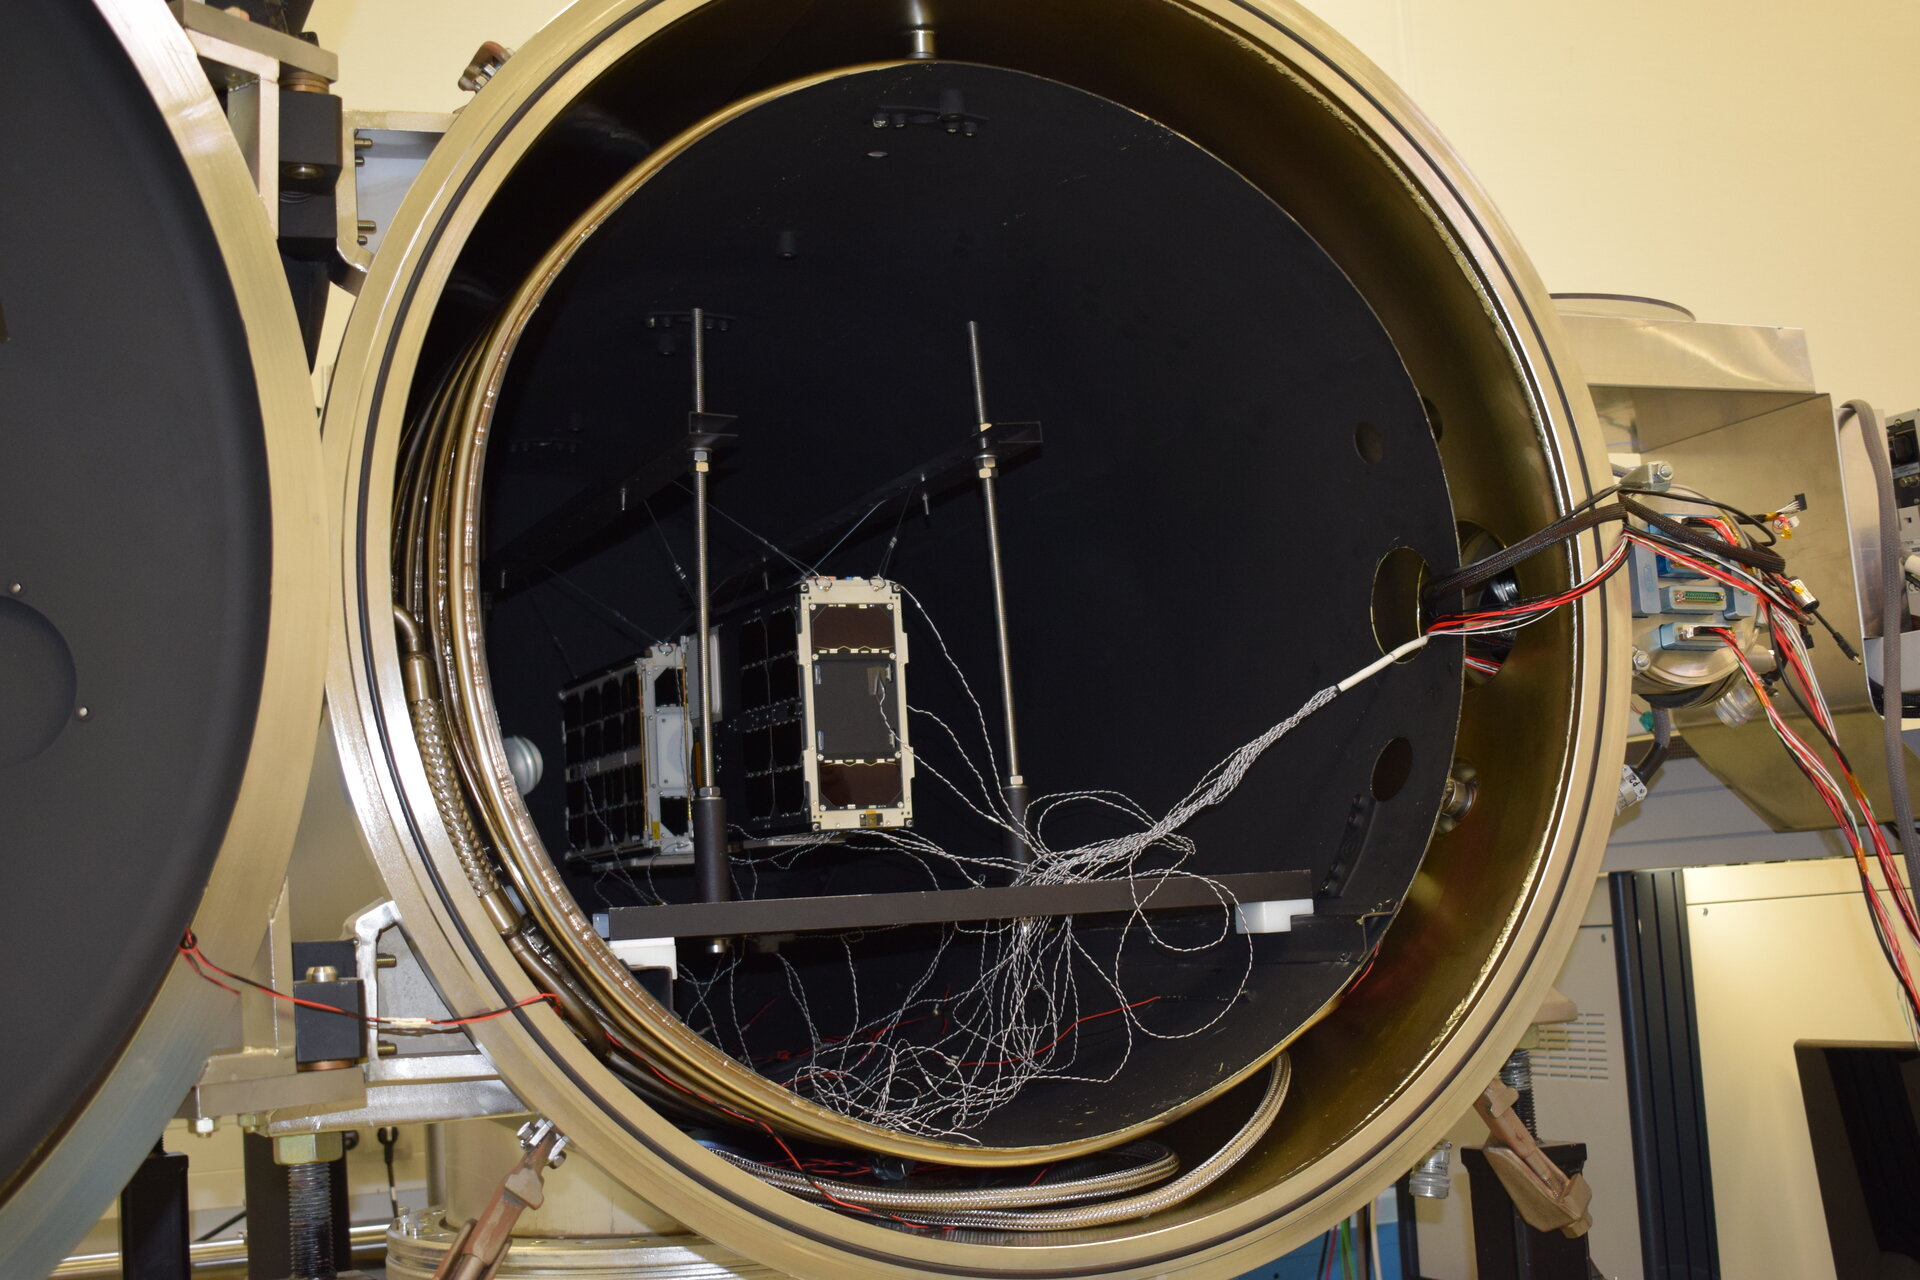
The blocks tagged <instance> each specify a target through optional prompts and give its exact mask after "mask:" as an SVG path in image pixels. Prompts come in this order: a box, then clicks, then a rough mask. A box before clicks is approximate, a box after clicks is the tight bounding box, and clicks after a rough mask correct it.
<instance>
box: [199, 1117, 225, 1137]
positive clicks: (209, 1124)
mask: <svg viewBox="0 0 1920 1280" xmlns="http://www.w3.org/2000/svg"><path fill="white" fill-rule="evenodd" d="M219 1127H220V1121H219V1119H218V1117H215V1116H195V1117H194V1118H193V1125H192V1128H193V1135H194V1137H196V1138H211V1137H212V1136H213V1131H214V1130H215V1129H218V1128H219Z"/></svg>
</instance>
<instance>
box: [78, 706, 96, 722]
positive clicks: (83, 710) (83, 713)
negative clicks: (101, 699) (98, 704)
mask: <svg viewBox="0 0 1920 1280" xmlns="http://www.w3.org/2000/svg"><path fill="white" fill-rule="evenodd" d="M73 714H74V715H75V716H77V717H78V718H80V719H82V720H85V719H86V718H87V717H88V716H91V715H92V714H93V709H92V708H91V707H75V708H74V710H73Z"/></svg>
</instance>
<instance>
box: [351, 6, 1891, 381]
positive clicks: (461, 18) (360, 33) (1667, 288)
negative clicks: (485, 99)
mask: <svg viewBox="0 0 1920 1280" xmlns="http://www.w3.org/2000/svg"><path fill="white" fill-rule="evenodd" d="M992 2H993V3H1008V2H1011V0H992ZM561 7H562V5H561V4H560V3H559V0H318V2H317V3H316V5H315V8H314V26H315V28H316V29H317V30H318V31H319V32H320V34H321V36H322V39H323V41H324V42H325V43H326V44H327V45H328V46H329V47H331V48H334V49H336V50H338V52H339V53H340V55H341V66H342V67H343V69H344V71H343V78H342V80H341V86H340V87H341V91H342V93H343V94H344V95H345V96H346V97H347V100H348V103H349V105H351V106H355V107H362V108H368V109H375V108H412V109H419V110H437V111H446V110H451V109H453V108H454V107H456V106H457V105H459V103H460V102H461V101H462V99H463V96H464V95H462V94H461V93H459V91H458V90H456V89H455V88H454V83H453V82H454V80H455V78H456V77H457V76H458V74H459V72H460V69H461V68H462V67H463V66H465V65H466V61H467V58H468V57H469V55H471V54H472V52H473V50H474V48H475V47H476V46H477V45H478V44H479V42H480V41H481V40H485V39H494V40H499V41H501V42H503V43H505V44H508V45H517V44H519V43H521V42H523V41H524V40H525V39H526V38H527V37H528V36H529V35H530V34H531V33H532V32H533V31H534V30H535V29H536V28H537V27H538V26H539V25H540V23H541V22H542V20H544V19H545V18H546V17H547V16H548V15H550V14H552V13H553V12H555V11H557V10H558V9H559V8H561ZM1309 7H1310V8H1313V9H1315V10H1317V12H1318V13H1319V14H1320V16H1321V17H1322V18H1323V19H1324V20H1325V21H1326V22H1328V23H1329V24H1330V25H1332V26H1333V27H1334V28H1335V29H1336V30H1339V31H1341V32H1343V33H1344V34H1345V35H1346V36H1347V37H1348V38H1349V39H1351V40H1352V41H1353V42H1354V43H1355V44H1357V45H1358V46H1359V47H1360V49H1361V50H1362V52H1364V53H1365V54H1367V55H1368V56H1369V57H1371V58H1373V59H1374V60H1375V61H1376V62H1378V63H1379V64H1380V65H1381V66H1382V67H1384V68H1385V69H1386V71H1387V72H1388V73H1389V74H1390V75H1392V76H1394V77H1395V78H1396V79H1398V80H1399V81H1400V82H1401V84H1402V85H1404V86H1405V87H1406V89H1407V90H1408V92H1409V93H1410V94H1411V95H1412V96H1413V98H1414V100H1415V101H1416V102H1417V103H1419V104H1420V105H1421V107H1422V108H1423V109H1424V110H1425V111H1426V112H1427V114H1428V115H1429V116H1430V117H1432V119H1433V120H1434V121H1435V123H1437V124H1438V125H1439V127H1440V129H1441V131H1442V132H1443V133H1445V134H1446V135H1447V137H1448V138H1449V139H1450V140H1451V141H1452V142H1453V144H1454V146H1455V148H1456V149H1457V150H1458V151H1459V153H1460V154H1461V156H1462V157H1464V158H1465V160H1466V162H1467V164H1468V165H1469V166H1470V167H1471V168H1472V169H1473V170H1474V171H1475V172H1476V173H1477V174H1478V175H1479V177H1480V179H1481V180H1482V182H1483V183H1484V184H1485V185H1486V187H1487V189H1488V190H1489V191H1490V192H1491V193H1492V195H1493V198H1494V200H1495V202H1496V203H1497V204H1498V205H1499V207H1500V209H1501V210H1502V212H1503V213H1504V214H1505V215H1506V217H1507V219H1508V220H1509V221H1510V222H1511V223H1512V224H1513V227H1514V230H1515V231H1516V232H1517V233H1518V235H1519V238H1520V243H1521V244H1522V245H1524V246H1526V248H1527V250H1528V252H1529V253H1530V254H1531V255H1532V256H1533V259H1534V262H1535V264H1536V265H1537V266H1538V267H1539V269H1540V274H1541V276H1542V277H1543V278H1544V279H1545V281H1546V283H1547V286H1548V288H1550V289H1554V290H1561V291H1565V290H1576V291H1602V292H1612V293H1640V294H1650V295H1653V296H1656V297H1665V298H1670V299H1672V300H1674V301H1676V302H1680V303H1682V304H1684V305H1686V306H1689V307H1691V308H1692V309H1693V310H1694V311H1695V312H1696V313H1697V314H1699V315H1700V316H1701V317H1702V318H1703V319H1714V320H1726V321H1740V322H1751V323H1768V324H1787V325H1797V326H1800V327H1803V328H1806V329H1807V330H1808V331H1809V332H1810V335H1811V341H1812V346H1813V358H1814V368H1815V371H1816V373H1817V374H1818V375H1819V377H1820V380H1821V383H1822V385H1823V387H1824V388H1826V389H1828V390H1830V391H1832V392H1833V393H1834V394H1835V396H1836V397H1837V398H1846V397H1849V396H1856V395H1858V396H1865V397H1867V398H1869V399H1871V400H1873V401H1874V402H1875V403H1876V404H1877V405H1878V407H1879V408H1880V409H1882V410H1883V411H1892V410H1899V409H1907V408H1913V407H1916V406H1920V366H1917V365H1916V363H1915V353H1916V351H1917V350H1920V235H1917V234H1916V233H1915V217H1914V211H1915V210H1920V164H1915V163H1913V157H1914V155H1915V152H1916V138H1917V137H1920V77H1917V76H1915V75H1913V74H1912V67H1911V61H1912V51H1913V50H1914V49H1915V48H1920V4H1914V3H1911V0H1825V2H1824V3H1820V4H1800V3H1786V2H1785V0H1605V3H1597V4H1596V3H1592V2H1591V0H1579V2H1578V3H1576V2H1575V0H1319V3H1317V4H1312V5H1309Z"/></svg>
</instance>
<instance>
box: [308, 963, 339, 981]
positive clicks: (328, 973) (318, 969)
mask: <svg viewBox="0 0 1920 1280" xmlns="http://www.w3.org/2000/svg"><path fill="white" fill-rule="evenodd" d="M305 981H307V982H338V981H340V971H339V970H338V969H336V968H334V967H333V966H332V965H330V964H316V965H314V966H313V967H312V968H310V969H308V970H307V976H306V978H305Z"/></svg>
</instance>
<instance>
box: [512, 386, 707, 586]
mask: <svg viewBox="0 0 1920 1280" xmlns="http://www.w3.org/2000/svg"><path fill="white" fill-rule="evenodd" d="M732 421H733V419H732V417H730V416H729V415H727V414H724V413H700V412H695V413H692V414H689V415H688V416H687V434H686V435H685V437H683V438H682V439H680V440H678V441H676V442H675V443H674V444H672V445H670V446H668V447H667V448H665V449H663V450H661V451H660V452H659V453H657V454H655V455H654V456H652V457H650V458H647V459H645V460H644V461H642V462H640V463H638V464H636V465H634V466H633V467H630V468H628V469H627V470H626V471H624V472H623V473H622V474H621V475H620V478H619V479H617V480H614V481H612V482H610V483H607V484H601V485H593V486H590V487H589V488H587V489H584V490H582V491H581V492H580V493H577V494H575V495H574V496H573V497H571V498H569V499H567V500H566V501H565V502H563V503H561V504H560V506H559V507H558V508H556V509H555V510H554V511H553V512H551V513H550V514H548V515H547V516H546V517H544V518H543V519H541V520H540V521H539V523H537V524H535V525H534V526H533V527H532V528H531V529H528V530H527V531H526V532H524V533H522V534H521V535H520V536H519V537H517V538H515V539H514V540H513V541H512V542H510V543H508V544H507V545H506V546H504V547H502V548H501V549H500V550H499V551H497V552H495V553H494V554H493V555H492V556H491V557H489V559H488V561H487V565H486V569H485V571H484V572H483V573H482V575H481V581H483V582H485V583H487V584H488V585H489V586H491V587H492V588H493V589H494V590H495V592H496V593H498V594H499V595H500V596H508V595H512V594H513V593H514V592H516V591H520V590H522V589H524V588H526V587H529V586H532V585H533V584H534V583H535V582H538V581H539V580H540V575H541V574H542V573H543V572H544V571H545V570H546V569H547V568H548V567H549V566H551V565H554V564H557V563H559V562H561V561H563V560H565V559H566V558H567V557H568V556H569V555H572V554H573V553H574V552H576V551H578V550H579V549H580V548H582V547H584V546H586V545H587V544H588V543H589V542H590V541H592V540H593V539H594V538H597V537H599V536H600V535H601V534H603V533H605V532H607V531H608V530H609V529H612V528H614V527H615V526H617V525H619V524H620V523H622V522H623V521H630V520H638V519H643V518H644V517H645V511H646V507H647V502H648V500H649V499H651V498H652V497H653V496H654V495H655V494H657V493H659V492H660V491H661V490H662V489H665V488H666V487H667V486H668V485H671V484H672V483H673V482H674V481H676V480H678V479H679V478H680V477H681V476H684V475H685V474H687V471H688V468H689V467H690V466H691V465H692V457H693V454H694V452H695V451H696V450H702V449H704V450H706V451H708V453H709V455H711V454H712V452H713V451H715V450H718V449H719V448H720V447H721V446H723V445H725V444H727V443H728V442H729V441H731V440H732V439H733V438H734V437H733V434H732V433H731V432H728V431H725V430H722V428H724V427H725V426H726V425H727V424H728V423H730V422H732Z"/></svg>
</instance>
